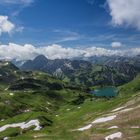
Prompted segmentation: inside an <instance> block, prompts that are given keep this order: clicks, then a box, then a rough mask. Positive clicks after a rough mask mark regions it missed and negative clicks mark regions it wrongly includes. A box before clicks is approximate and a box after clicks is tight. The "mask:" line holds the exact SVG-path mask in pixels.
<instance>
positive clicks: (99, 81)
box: [19, 55, 140, 86]
mask: <svg viewBox="0 0 140 140" xmlns="http://www.w3.org/2000/svg"><path fill="white" fill-rule="evenodd" d="M19 67H20V68H21V69H22V70H36V71H43V72H48V73H50V74H52V75H54V76H56V77H57V78H59V79H61V80H63V81H65V82H73V83H75V84H83V85H87V86H92V85H94V86H95V85H96V86H97V85H121V84H124V83H126V82H129V81H131V80H132V79H133V78H134V77H136V75H137V74H138V73H139V71H140V59H139V56H136V57H135V58H131V57H98V58H89V60H87V61H85V60H68V59H55V60H49V59H47V58H46V57H45V56H43V55H39V56H37V57H36V58H35V59H34V60H29V61H26V62H25V63H24V64H23V65H20V66H19Z"/></svg>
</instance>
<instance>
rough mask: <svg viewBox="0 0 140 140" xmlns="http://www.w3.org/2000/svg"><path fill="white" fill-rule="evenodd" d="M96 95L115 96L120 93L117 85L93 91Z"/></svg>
mask: <svg viewBox="0 0 140 140" xmlns="http://www.w3.org/2000/svg"><path fill="white" fill-rule="evenodd" d="M91 93H92V94H94V95H95V96H96V97H115V96H117V94H118V90H117V88H116V87H103V88H98V89H95V90H94V91H91Z"/></svg>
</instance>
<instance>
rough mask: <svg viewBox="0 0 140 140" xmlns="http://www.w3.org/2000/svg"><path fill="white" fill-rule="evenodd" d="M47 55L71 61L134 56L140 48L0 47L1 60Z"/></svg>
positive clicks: (50, 57)
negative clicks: (87, 58) (72, 59)
mask: <svg viewBox="0 0 140 140" xmlns="http://www.w3.org/2000/svg"><path fill="white" fill-rule="evenodd" d="M40 54H42V55H45V56H46V57H47V58H49V59H70V58H74V57H83V58H84V57H85V58H86V57H92V56H112V55H113V56H114V55H116V56H130V55H131V56H134V55H138V54H140V48H133V49H127V50H119V49H115V50H111V49H105V48H100V47H88V48H83V49H82V48H81V49H80V48H65V47H62V46H60V45H57V44H53V45H49V46H45V47H35V46H33V45H30V44H25V45H23V46H22V45H18V44H14V43H9V44H8V45H0V59H17V60H29V59H33V58H35V57H36V56H37V55H40Z"/></svg>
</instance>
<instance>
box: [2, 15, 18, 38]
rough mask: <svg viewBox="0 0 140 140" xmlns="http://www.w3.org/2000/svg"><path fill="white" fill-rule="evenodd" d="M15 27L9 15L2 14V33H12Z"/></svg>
mask: <svg viewBox="0 0 140 140" xmlns="http://www.w3.org/2000/svg"><path fill="white" fill-rule="evenodd" d="M14 28H15V25H14V24H13V23H12V22H11V21H9V19H8V16H2V15H0V35H1V34H2V33H9V34H10V33H11V32H12V31H13V30H14Z"/></svg>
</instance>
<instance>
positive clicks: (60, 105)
mask: <svg viewBox="0 0 140 140" xmlns="http://www.w3.org/2000/svg"><path fill="white" fill-rule="evenodd" d="M20 74H21V76H22V77H21V76H20V77H18V75H16V77H17V78H16V80H14V81H12V82H10V83H7V84H6V82H5V83H4V84H2V83H1V84H0V85H1V86H0V110H1V113H0V120H1V121H0V130H1V128H2V126H5V125H7V124H13V123H16V124H17V123H22V122H26V123H28V122H29V121H31V120H35V119H37V120H39V122H40V126H41V129H40V130H38V131H35V130H34V129H35V126H30V127H29V128H26V129H24V130H23V129H21V128H20V127H16V128H8V129H6V130H4V131H2V132H0V139H3V138H5V137H9V138H10V139H11V140H21V139H22V140H32V139H37V140H46V139H47V140H85V139H86V140H92V139H95V140H100V139H105V137H106V136H108V135H110V134H113V133H116V132H121V133H122V138H121V139H124V140H127V139H132V140H138V139H139V137H140V131H139V130H140V129H139V126H140V121H139V120H140V116H139V114H140V112H139V111H140V88H139V87H140V75H138V76H137V77H136V78H135V79H134V80H133V81H131V82H130V83H127V84H125V85H123V86H121V87H119V95H118V96H117V97H116V98H112V99H105V98H100V99H97V98H95V97H93V98H91V97H92V96H91V95H89V94H87V93H85V92H84V91H85V90H84V88H82V87H77V86H74V85H70V84H66V83H64V82H62V81H60V80H57V79H55V78H54V77H52V76H51V75H49V74H46V73H42V72H29V73H28V74H25V73H24V72H21V73H20ZM22 74H23V75H22ZM29 83H30V84H32V85H31V86H29ZM34 86H35V87H37V88H32V87H34ZM5 89H6V90H5ZM120 107H121V108H120ZM118 108H120V109H118ZM115 109H117V111H113V110H115ZM112 115H115V116H116V118H115V119H114V120H111V121H108V122H102V123H99V124H94V125H93V124H92V122H93V121H95V120H96V119H98V118H102V117H107V116H108V117H109V116H112ZM90 124H92V126H91V127H90V128H89V129H87V130H84V131H78V129H79V128H83V127H85V126H87V125H90ZM112 126H117V128H113V129H108V128H109V127H112Z"/></svg>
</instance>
